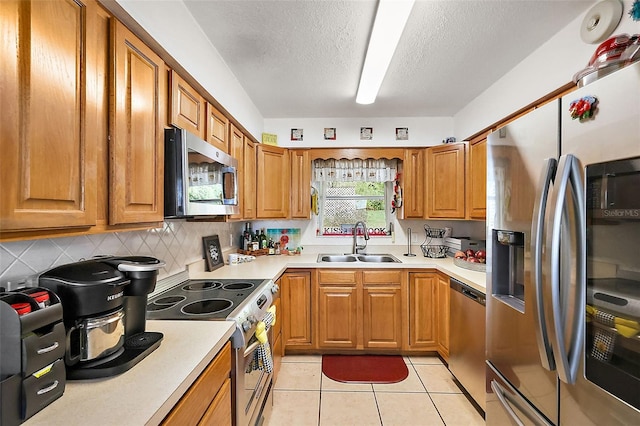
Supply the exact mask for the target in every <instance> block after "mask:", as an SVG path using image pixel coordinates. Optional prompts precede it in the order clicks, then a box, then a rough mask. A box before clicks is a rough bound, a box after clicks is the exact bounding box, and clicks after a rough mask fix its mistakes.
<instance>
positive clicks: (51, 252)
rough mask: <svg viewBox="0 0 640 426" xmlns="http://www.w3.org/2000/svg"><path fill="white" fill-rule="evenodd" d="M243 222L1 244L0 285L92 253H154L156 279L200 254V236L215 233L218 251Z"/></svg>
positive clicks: (176, 224) (168, 224)
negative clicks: (157, 262)
mask: <svg viewBox="0 0 640 426" xmlns="http://www.w3.org/2000/svg"><path fill="white" fill-rule="evenodd" d="M242 226H243V224H242V223H217V222H186V221H184V220H168V221H165V222H164V224H163V226H162V227H160V228H154V229H148V230H145V231H128V232H113V233H105V234H92V235H82V236H77V237H64V238H51V239H43V240H28V241H15V242H8V243H2V244H0V286H3V287H5V288H7V289H9V290H10V289H13V288H15V287H18V286H20V283H21V282H22V281H23V280H24V279H25V278H27V277H29V276H32V275H33V274H35V273H39V272H42V271H45V270H47V269H50V268H52V267H54V266H59V265H63V264H66V263H71V262H77V261H79V260H83V259H89V258H91V257H93V256H97V255H119V256H126V255H140V256H153V257H156V258H158V259H162V260H164V261H165V262H166V266H165V267H164V268H163V269H162V270H161V271H160V275H159V277H158V278H159V279H162V278H164V277H167V276H169V275H173V274H175V273H177V272H180V271H183V270H184V269H185V265H186V264H187V263H191V262H193V261H196V260H198V259H202V258H203V248H202V237H205V236H208V235H216V234H217V235H218V236H219V238H220V245H221V247H222V249H223V250H225V249H228V248H230V247H231V245H230V242H231V241H230V238H231V236H233V242H234V244H233V245H235V246H237V245H238V243H237V242H236V239H237V238H236V236H239V235H240V233H241V232H242V231H241V230H242Z"/></svg>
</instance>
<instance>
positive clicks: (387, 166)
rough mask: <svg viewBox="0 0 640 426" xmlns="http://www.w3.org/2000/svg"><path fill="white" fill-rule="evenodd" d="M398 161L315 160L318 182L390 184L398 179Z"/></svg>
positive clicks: (314, 173) (314, 168)
mask: <svg viewBox="0 0 640 426" xmlns="http://www.w3.org/2000/svg"><path fill="white" fill-rule="evenodd" d="M397 173H398V160H387V159H380V160H377V159H373V158H368V159H366V160H361V159H356V160H345V159H342V160H314V161H313V180H314V181H316V182H389V181H393V180H395V179H396V174H397Z"/></svg>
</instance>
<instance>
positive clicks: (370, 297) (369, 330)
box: [362, 271, 403, 349]
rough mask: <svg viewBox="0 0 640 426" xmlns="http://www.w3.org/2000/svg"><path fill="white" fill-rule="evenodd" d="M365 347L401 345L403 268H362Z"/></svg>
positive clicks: (382, 347)
mask: <svg viewBox="0 0 640 426" xmlns="http://www.w3.org/2000/svg"><path fill="white" fill-rule="evenodd" d="M362 293H363V297H362V302H363V311H362V314H363V317H362V319H363V321H362V325H363V338H364V342H363V343H364V347H365V348H375V349H401V348H402V325H403V321H402V318H403V315H402V311H403V310H402V306H403V303H402V294H403V291H402V273H401V271H362Z"/></svg>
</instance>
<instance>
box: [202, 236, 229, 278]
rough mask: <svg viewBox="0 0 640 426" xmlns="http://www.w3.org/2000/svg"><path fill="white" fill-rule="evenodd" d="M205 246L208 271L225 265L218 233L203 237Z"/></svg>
mask: <svg viewBox="0 0 640 426" xmlns="http://www.w3.org/2000/svg"><path fill="white" fill-rule="evenodd" d="M202 244H203V246H204V259H205V262H206V264H207V271H214V270H216V269H218V268H220V267H221V266H223V265H224V257H223V256H222V249H221V248H220V240H219V239H218V236H217V235H210V236H208V237H202Z"/></svg>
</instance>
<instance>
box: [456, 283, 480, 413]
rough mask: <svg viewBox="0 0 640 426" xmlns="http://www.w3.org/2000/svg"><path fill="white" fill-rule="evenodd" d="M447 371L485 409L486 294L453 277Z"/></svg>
mask: <svg viewBox="0 0 640 426" xmlns="http://www.w3.org/2000/svg"><path fill="white" fill-rule="evenodd" d="M449 286H450V288H451V295H450V296H451V306H450V309H451V313H450V315H451V329H450V338H451V342H450V346H449V370H450V371H451V373H452V374H453V375H454V376H455V377H456V379H458V381H459V382H460V384H462V386H464V388H465V389H466V390H467V392H469V395H471V397H472V398H473V399H474V400H475V401H476V402H477V403H478V405H479V406H480V407H481V408H482V409H483V410H484V409H485V407H486V404H485V394H486V392H485V349H484V348H485V341H484V339H485V304H486V298H485V295H484V294H482V293H481V292H479V291H477V290H475V289H473V288H471V287H469V286H467V285H466V284H463V283H461V282H460V281H457V280H455V279H453V278H451V279H450V281H449Z"/></svg>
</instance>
